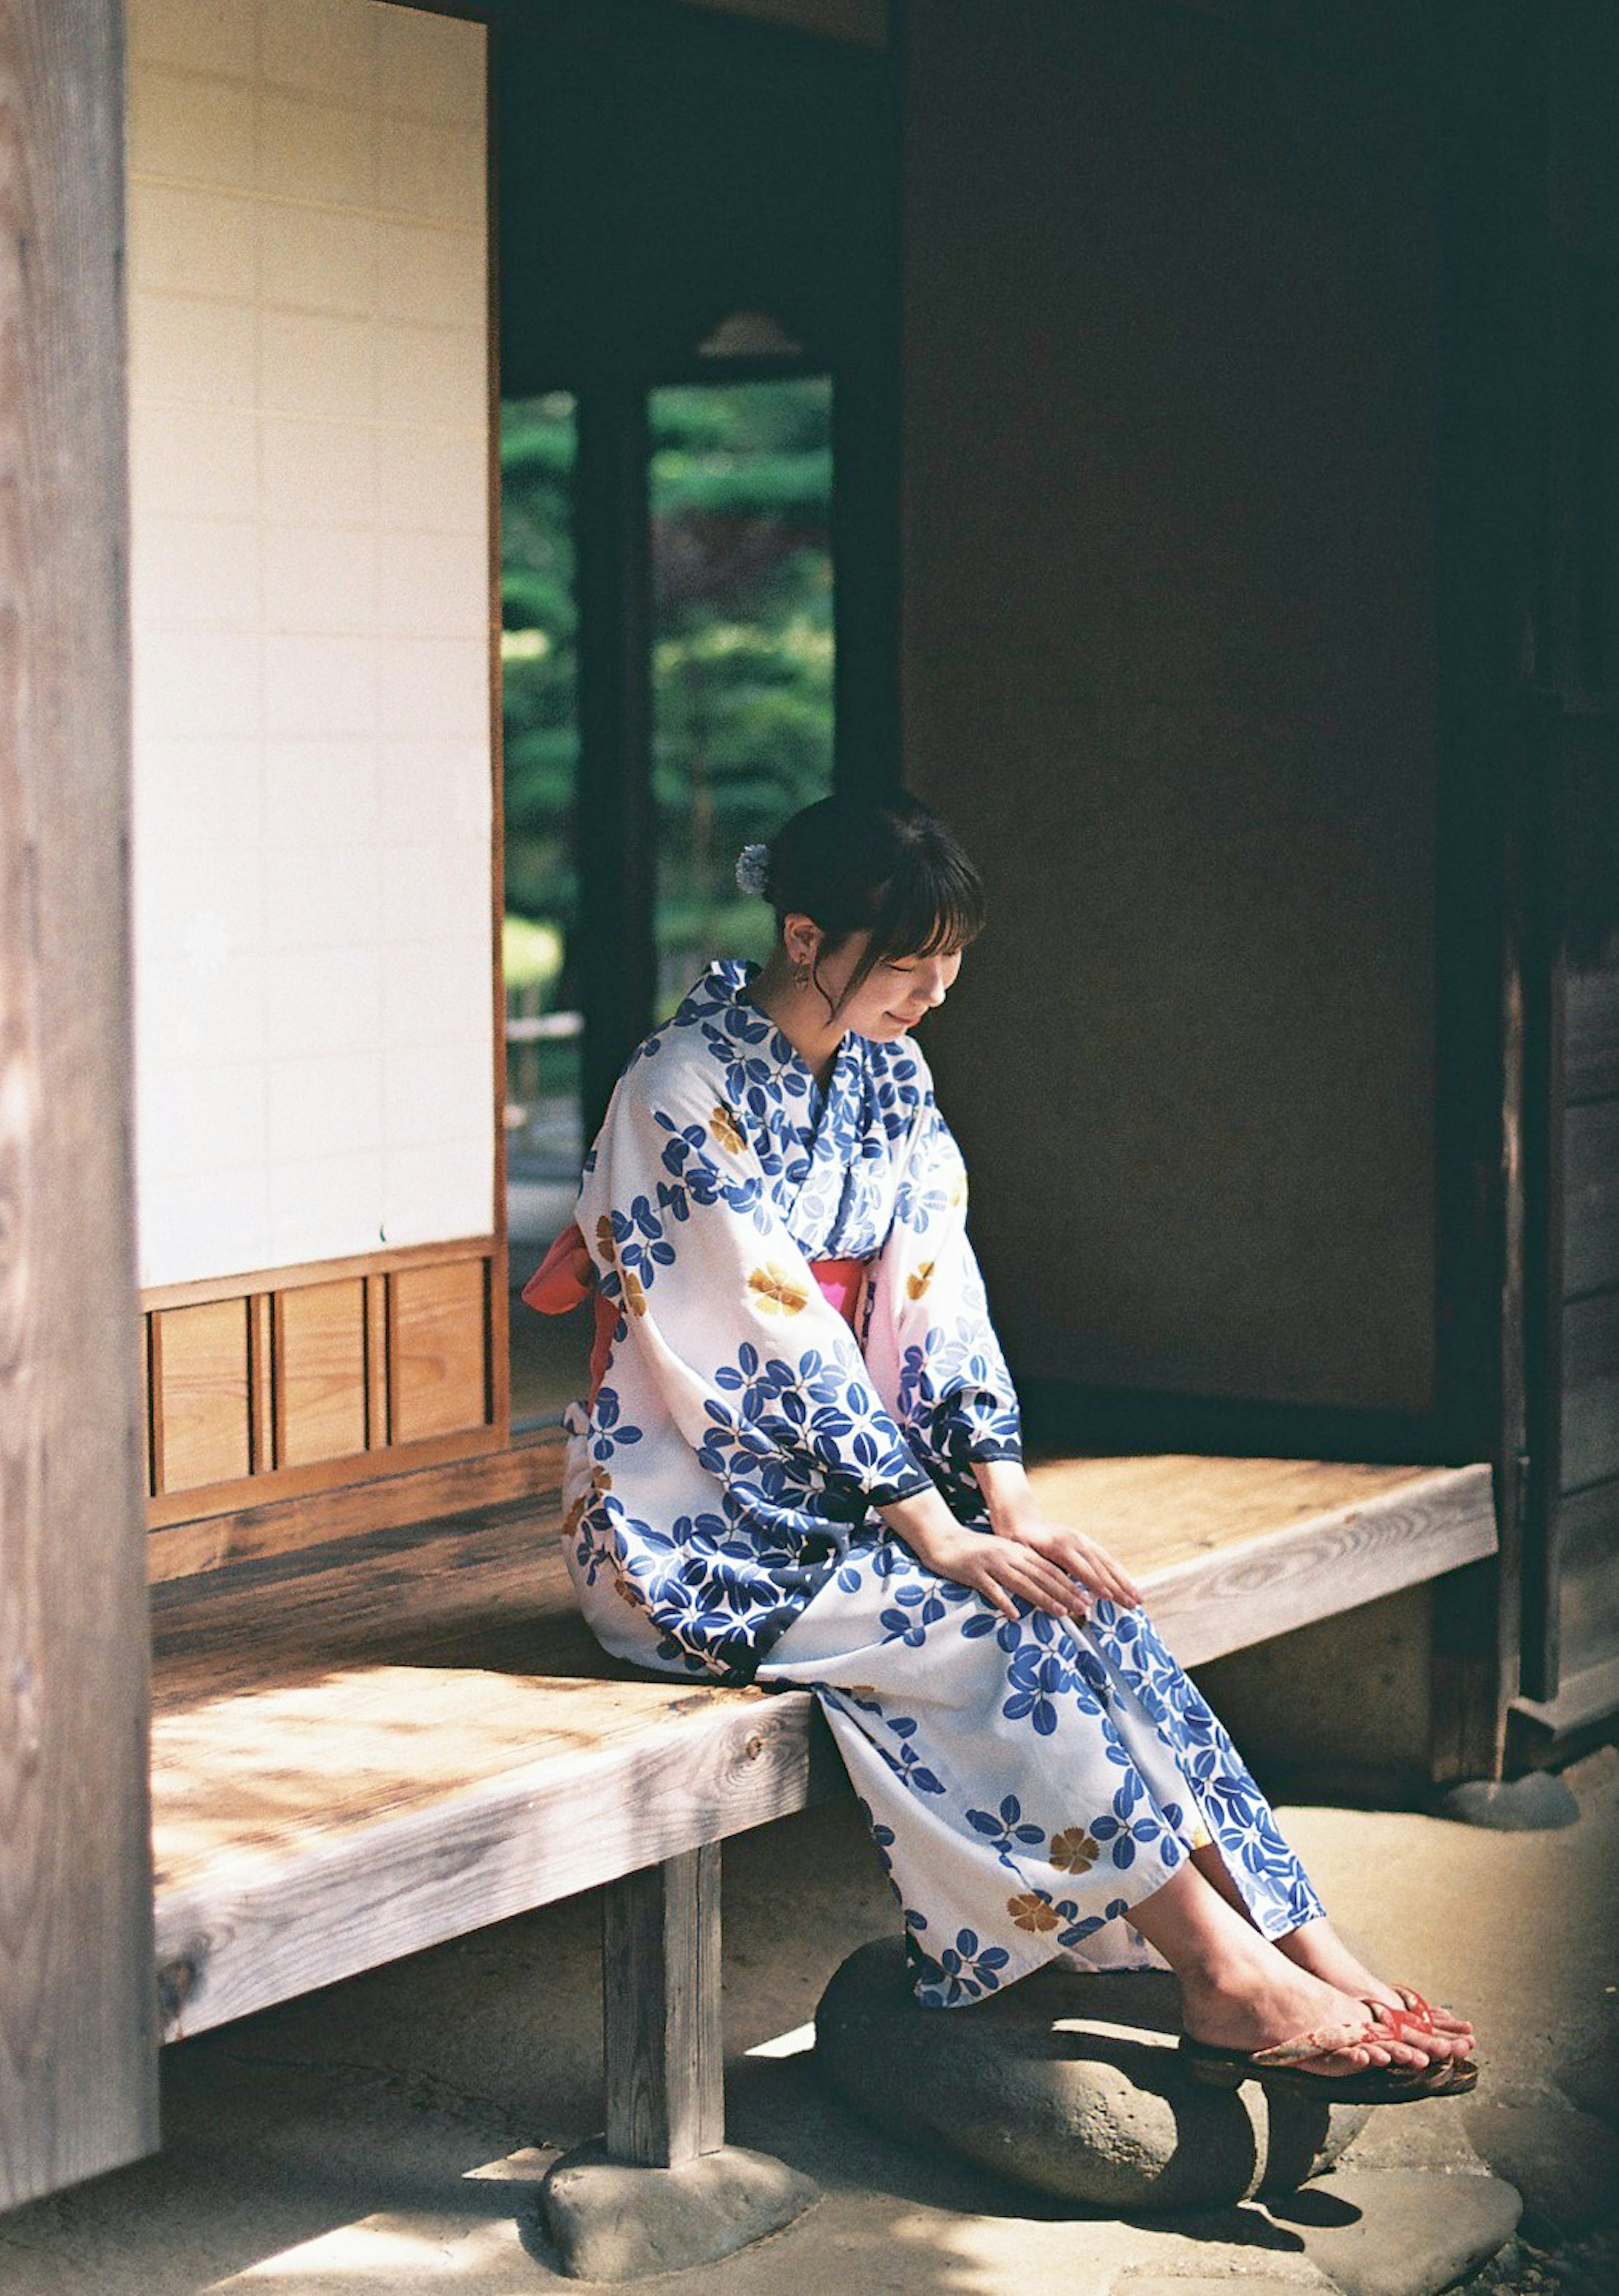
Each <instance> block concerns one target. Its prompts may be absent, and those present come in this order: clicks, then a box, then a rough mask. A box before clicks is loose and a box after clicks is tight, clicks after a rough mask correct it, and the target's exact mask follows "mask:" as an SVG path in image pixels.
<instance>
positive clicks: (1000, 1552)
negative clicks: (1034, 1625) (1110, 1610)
mask: <svg viewBox="0 0 1619 2296" xmlns="http://www.w3.org/2000/svg"><path fill="white" fill-rule="evenodd" d="M879 1513H881V1514H882V1516H883V1519H884V1520H885V1521H887V1523H888V1525H889V1526H890V1528H891V1529H894V1530H895V1531H897V1532H898V1534H899V1536H900V1538H903V1539H904V1542H905V1544H906V1546H908V1547H909V1548H910V1549H911V1551H912V1554H914V1555H915V1556H916V1559H917V1561H918V1562H920V1563H923V1564H925V1565H926V1567H927V1568H928V1570H936V1571H937V1573H938V1575H939V1577H940V1578H941V1579H951V1580H953V1582H954V1583H955V1585H957V1586H958V1587H971V1588H972V1590H973V1592H974V1593H975V1594H977V1595H983V1597H984V1599H985V1602H986V1603H990V1604H991V1605H992V1606H993V1608H994V1609H995V1610H997V1611H1000V1613H1001V1615H1002V1618H1005V1619H1015V1618H1016V1617H1017V1616H1018V1608H1017V1603H1016V1601H1014V1599H1013V1598H1014V1597H1018V1598H1020V1599H1021V1600H1022V1601H1024V1602H1025V1603H1033V1604H1034V1608H1035V1609H1036V1610H1038V1611H1046V1612H1047V1613H1048V1614H1049V1615H1050V1616H1051V1617H1052V1618H1054V1619H1061V1618H1070V1619H1083V1618H1086V1617H1088V1616H1089V1614H1090V1609H1091V1603H1092V1595H1091V1593H1090V1590H1089V1589H1088V1588H1087V1587H1082V1586H1080V1584H1079V1583H1078V1581H1077V1580H1076V1579H1070V1578H1069V1576H1068V1574H1067V1571H1066V1570H1059V1567H1058V1565H1057V1564H1056V1563H1055V1562H1049V1561H1048V1560H1047V1559H1046V1557H1045V1556H1044V1555H1043V1554H1035V1552H1034V1548H1033V1547H1031V1546H1022V1545H1021V1544H1020V1543H1019V1542H1018V1540H1017V1539H1014V1538H998V1537H997V1536H996V1534H995V1533H994V1532H993V1531H985V1530H969V1529H966V1527H965V1526H964V1525H963V1524H961V1523H959V1522H958V1521H956V1519H955V1517H954V1515H953V1514H952V1513H951V1512H950V1509H949V1508H948V1507H947V1506H946V1505H945V1504H944V1500H943V1498H942V1497H940V1496H939V1494H938V1493H937V1491H932V1492H922V1493H919V1494H918V1496H917V1497H915V1498H910V1499H899V1500H896V1501H895V1504H894V1505H892V1506H886V1507H883V1508H880V1509H879ZM907 1518H909V1519H908V1520H907Z"/></svg>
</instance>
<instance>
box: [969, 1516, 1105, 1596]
mask: <svg viewBox="0 0 1619 2296" xmlns="http://www.w3.org/2000/svg"><path fill="white" fill-rule="evenodd" d="M991 1520H992V1521H994V1518H993V1516H992V1517H991ZM995 1528H996V1529H997V1531H998V1532H999V1533H1000V1535H1001V1537H1002V1538H1007V1539H1010V1540H1012V1541H1013V1542H1014V1543H1015V1544H1016V1545H1018V1546H1025V1547H1026V1548H1027V1549H1028V1550H1029V1552H1030V1553H1031V1554H1038V1555H1041V1556H1043V1558H1044V1560H1045V1561H1046V1562H1054V1563H1055V1564H1056V1565H1057V1567H1058V1569H1059V1570H1064V1571H1066V1572H1067V1575H1068V1577H1069V1578H1070V1579H1078V1581H1079V1583H1080V1585H1081V1586H1082V1587H1089V1588H1090V1589H1091V1591H1092V1594H1093V1595H1106V1596H1107V1597H1108V1601H1109V1602H1110V1603H1117V1604H1118V1606H1119V1608H1120V1609H1121V1610H1122V1611H1133V1610H1137V1609H1139V1608H1140V1605H1141V1588H1140V1587H1138V1586H1137V1585H1136V1583H1135V1581H1134V1580H1133V1579H1131V1578H1130V1577H1129V1576H1128V1575H1127V1574H1126V1572H1125V1570H1124V1567H1123V1565H1122V1564H1120V1563H1118V1562H1115V1560H1114V1558H1113V1556H1112V1555H1111V1554H1108V1550H1107V1548H1106V1547H1105V1546H1099V1545H1098V1543H1097V1541H1096V1540H1095V1539H1094V1538H1086V1537H1085V1534H1084V1532H1083V1530H1070V1529H1069V1528H1068V1526H1067V1523H1061V1522H1050V1521H1047V1520H1046V1518H1045V1517H1044V1516H1043V1515H1041V1514H1036V1513H1034V1512H1033V1511H1032V1510H1031V1511H1028V1512H1026V1513H1020V1514H1014V1515H1012V1516H1011V1517H1010V1518H1002V1520H1001V1521H998V1522H996V1523H995Z"/></svg>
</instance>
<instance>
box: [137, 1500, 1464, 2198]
mask: <svg viewBox="0 0 1619 2296" xmlns="http://www.w3.org/2000/svg"><path fill="white" fill-rule="evenodd" d="M1031 1473H1032V1474H1033V1475H1034V1479H1035V1480H1036V1481H1037V1482H1038V1484H1039V1485H1040V1487H1041V1489H1042V1492H1043V1497H1044V1498H1045V1500H1046V1502H1047V1505H1048V1506H1049V1509H1050V1511H1051V1513H1054V1514H1057V1515H1059V1516H1066V1517H1067V1519H1068V1520H1071V1521H1076V1522H1082V1523H1083V1524H1084V1525H1085V1526H1086V1528H1087V1529H1090V1530H1092V1532H1093V1533H1094V1534H1095V1535H1096V1536H1097V1537H1099V1538H1101V1539H1102V1540H1103V1541H1104V1542H1105V1543H1106V1544H1107V1545H1108V1546H1111V1547H1112V1548H1114V1550H1115V1551H1116V1553H1117V1554H1119V1555H1120V1556H1121V1558H1122V1559H1123V1560H1124V1562H1126V1564H1127V1565H1128V1567H1130V1568H1131V1569H1132V1571H1133V1572H1134V1574H1135V1576H1136V1578H1137V1579H1138V1580H1139V1581H1140V1583H1141V1585H1142V1587H1143V1588H1144V1591H1145V1594H1146V1596H1147V1600H1148V1603H1149V1608H1150V1609H1151V1611H1152V1613H1153V1616H1154V1618H1155V1620H1157V1623H1158V1624H1159V1626H1160V1628H1162V1629H1163V1631H1164V1633H1165V1637H1166V1639H1167V1640H1168V1641H1169V1643H1170V1644H1171V1646H1172V1647H1173V1649H1174V1650H1175V1651H1176V1652H1177V1655H1178V1656H1179V1657H1180V1658H1181V1659H1182V1661H1183V1662H1184V1663H1186V1664H1188V1665H1195V1664H1197V1663H1198V1662H1199V1661H1204V1660H1207V1659H1211V1658H1214V1657H1217V1656H1219V1655H1221V1654H1222V1653H1223V1652H1228V1651H1232V1650H1236V1649H1239V1648H1242V1647H1244V1646H1246V1645H1248V1644H1254V1643H1256V1642H1260V1641H1263V1640H1264V1639H1266V1638H1268V1637H1269V1636H1273V1635H1277V1634H1280V1633H1283V1632H1286V1631H1287V1630H1288V1629H1290V1628H1295V1627H1298V1626H1303V1625H1305V1624H1307V1623H1309V1622H1310V1621H1311V1620H1315V1619H1320V1618H1323V1617H1326V1616H1329V1615H1332V1614H1334V1613H1336V1612H1337V1611H1342V1610H1345V1609H1346V1608H1348V1607H1350V1606H1351V1605H1352V1604H1357V1603H1364V1602H1369V1601H1370V1600H1372V1599H1373V1598H1374V1597H1376V1596H1378V1595H1386V1594H1390V1593H1393V1592H1394V1591H1395V1590H1396V1589H1398V1588H1400V1587H1409V1586H1411V1585H1414V1584H1416V1583H1418V1582H1419V1581H1420V1580H1423V1579H1431V1578H1435V1577H1437V1576H1438V1575H1440V1574H1441V1573H1443V1572H1444V1571H1448V1570H1455V1569H1457V1568H1459V1567H1460V1566H1461V1565H1462V1564H1465V1563H1468V1562H1474V1561H1476V1560H1477V1559H1478V1558H1479V1557H1480V1556H1483V1555H1485V1554H1491V1553H1492V1552H1493V1550H1494V1547H1495V1543H1496V1530H1495V1516H1494V1511H1493V1506H1492V1497H1491V1478H1490V1471H1489V1469H1488V1467H1487V1466H1484V1465H1474V1466H1464V1467H1440V1468H1433V1467H1381V1466H1344V1465H1335V1464H1319V1463H1315V1462H1311V1461H1297V1460H1286V1459H1222V1458H1203V1457H1199V1458H1187V1457H1149V1458H1113V1457H1089V1458H1081V1459H1072V1458H1070V1459H1063V1460H1053V1461H1050V1462H1046V1463H1043V1464H1041V1463H1032V1464H1031ZM556 1528H557V1526H556V1519H555V1513H554V1511H552V1512H550V1513H545V1512H544V1511H542V1513H540V1514H538V1515H536V1508H535V1506H534V1505H533V1503H532V1502H525V1503H519V1504H518V1505H509V1506H505V1507H502V1508H495V1509H489V1510H486V1511H484V1512H483V1513H477V1514H470V1515H465V1516H461V1517H457V1518H454V1519H450V1520H446V1521H438V1522H434V1523H429V1524H424V1525H419V1526H416V1527H414V1528H412V1529H401V1530H391V1531H382V1532H374V1533H372V1534H370V1535H368V1536H365V1537H362V1538H351V1539H348V1540H347V1541H345V1542H343V1543H341V1544H339V1545H335V1546H330V1547H326V1548H320V1549H315V1550H313V1551H306V1552H304V1553H302V1554H293V1555H288V1556H285V1557H279V1558H274V1559H270V1560H265V1561H260V1562H248V1563H241V1564H234V1565H230V1566H227V1567H225V1568H223V1569H220V1570H215V1571H211V1572H209V1573H206V1574H203V1575H200V1576H198V1577H195V1578H192V1579H180V1580H175V1581H170V1582H168V1583H167V1584H164V1585H162V1586H159V1587H155V1588H154V1589H153V1610H154V1630H155V1642H154V1683H153V1746H152V1786H153V1824H154V1836H155V1854H156V1867H157V1938H158V1959H159V1989H160V1994H161V1999H162V2005H163V2017H164V2033H165V2038H176V2037H177V2036H180V2035H183V2034H187V2033H195V2032H199V2031H201V2030H205V2029H206V2028H208V2027H209V2026H213V2025H217V2024H219V2023H221V2022H223V2021H225V2020H226V2019H229V2018H233V2017H240V2016H241V2015H243V2014H245V2013H248V2012H249V2011H251V2010H257V2009H263V2008H266V2007H267V2006H269V2005H271V2004H272V2003H274V2002H277V2001H282V2000H286V1999H289V1998H290V1997H293V1996H294V1995H297V1994H300V1993H304V1992H307V1991H308V1990H310V1989H313V1988H315V1987H316V1986H321V1985H326V1984H330V1983H331V1981H332V1980H335V1979H339V1978H343V1977H348V1976H351V1975H353V1974H354V1973H356V1972H358V1971H361V1970H364V1969H368V1968H371V1967H373V1966H375V1965H376V1964H379V1963H381V1962H386V1961H388V1960H391V1959H393V1958H394V1957H395V1956H398V1955H401V1954H408V1953H413V1952H416V1951H418V1950H420V1949H421V1948H423V1947H426V1946H430V1945H434V1944H437V1943H439V1942H441V1941H442V1940H444V1939H448V1938H452V1937H455V1936H459V1935H461V1934H463V1933H464V1932H465V1931H470V1930H473V1929H478V1928H480V1927H481V1926H483V1925H484V1924H485V1923H489V1922H495V1921H500V1920H502V1919H503V1918H504V1917H506V1916H507V1915H511V1914H517V1913H521V1912H525V1911H527V1910H528V1909H530V1908H531V1907H536V1906H542V1905H545V1904H547V1903H549V1902H551V1901H552V1900H553V1899H555V1898H564V1897H568V1896H570V1895H572V1894H573V1893H574V1892H575V1891H576V1890H585V1889H590V1888H592V1887H594V1886H595V1885H597V1884H599V1883H605V1884H608V1885H609V1890H608V1894H607V1898H606V1900H605V1906H606V1911H605V1921H604V1939H603V1946H604V1953H605V1956H606V1962H607V1968H606V1984H605V1988H604V2000H605V2027H606V2050H607V2095H608V2103H607V2136H608V2146H609V2152H610V2153H612V2154H614V2155H615V2156H616V2157H617V2158H618V2159H619V2160H622V2161H629V2162H638V2163H642V2164H645V2165H650V2166H657V2167H668V2166H674V2165H678V2164H679V2163H681V2162H683V2161H690V2160H691V2159H692V2158H694V2157H695V2156H697V2155H699V2154H702V2153H708V2152H711V2151H714V2150H715V2148H717V2147H718V2146H719V2145H720V2144H722V2142H723V2140H724V2103H723V2091H722V2079H721V2075H722V2064H723V2048H722V2037H721V2032H720V2025H719V1897H718V1883H719V1872H718V1856H719V1851H718V1845H719V1844H720V1842H721V1841H724V1839H725V1837H726V1836H727V1835H730V1834H732V1833H740V1832H742V1831H744V1830H745V1829H746V1828H748V1827H750V1826H755V1825H762V1824H764V1823H765V1820H766V1819H769V1818H773V1817H779V1816H784V1815H786V1814H787V1813H788V1812H789V1811H793V1810H799V1809H803V1808H806V1807H807V1806H808V1805H809V1804H811V1803H812V1802H814V1801H815V1800H819V1799H821V1798H822V1797H824V1796H827V1795H829V1794H831V1793H834V1792H840V1791H846V1785H845V1781H844V1779H843V1774H842V1769H841V1766H840V1764H839V1763H838V1758H837V1755H836V1752H835V1751H834V1750H833V1748H832V1745H831V1742H830V1735H829V1734H827V1733H826V1732H825V1729H824V1726H823V1725H822V1722H821V1720H820V1718H819V1716H818V1714H817V1712H816V1710H815V1708H814V1701H813V1699H812V1698H811V1697H810V1695H809V1694H808V1693H803V1692H785V1693H766V1692H764V1691H758V1690H728V1689H724V1688H721V1687H717V1686H708V1685H702V1684H700V1683H685V1682H681V1681H677V1680H671V1679H664V1678H658V1677H649V1676H647V1675H644V1674H637V1673H636V1672H635V1671H634V1669H631V1668H629V1667H627V1666H624V1665H621V1664H618V1663H617V1662H616V1661H612V1660H609V1659H608V1658H606V1657H605V1656H604V1655H603V1654H602V1652H601V1651H600V1650H599V1649H598V1647H597V1646H596V1644H594V1642H593V1640H592V1639H591V1637H590V1636H589V1634H588V1633H587V1632H586V1630H585V1627H584V1626H583V1624H582V1623H581V1621H580V1620H579V1619H578V1618H577V1616H576V1613H575V1611H574V1610H573V1605H572V1597H571V1591H570V1588H569V1587H568V1579H567V1575H566V1572H565V1570H564V1567H563V1562H562V1558H561V1554H560V1546H559V1543H558V1539H557V1536H556Z"/></svg>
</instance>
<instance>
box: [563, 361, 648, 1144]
mask: <svg viewBox="0 0 1619 2296" xmlns="http://www.w3.org/2000/svg"><path fill="white" fill-rule="evenodd" d="M576 403H577V417H576V420H577V425H578V434H577V435H578V449H577V458H576V464H575V475H574V504H575V509H574V535H575V566H576V577H575V587H576V594H577V599H578V615H579V648H578V661H579V669H578V691H579V788H578V793H577V799H576V822H577V824H578V827H577V856H578V882H579V918H578V928H577V929H578V935H579V988H580V1002H581V1004H582V1005H583V1006H584V1009H585V1014H586V1016H587V1018H586V1023H585V1045H584V1054H583V1064H582V1074H581V1078H580V1097H581V1102H582V1107H581V1115H582V1118H583V1122H584V1134H585V1139H586V1140H590V1139H593V1138H594V1136H595V1134H596V1132H597V1130H598V1128H599V1127H600V1125H601V1119H602V1117H603V1116H604V1115H605V1114H606V1112H607V1103H608V1101H609V1098H610V1097H611V1095H612V1089H613V1086H614V1085H615V1083H616V1082H617V1078H618V1072H619V1070H621V1069H622V1068H623V1066H624V1064H625V1062H626V1060H627V1059H628V1058H629V1056H630V1054H631V1053H632V1052H633V1051H634V1048H635V1046H636V1045H637V1044H639V1042H640V1041H641V1039H642V1037H643V1036H644V1035H645V1034H646V1032H647V1030H648V1029H650V1027H651V1025H652V1006H653V1003H654V1000H655V997H656V995H657V987H658V951H657V946H656V941H655V938H654V922H653V921H654V916H655V914H656V901H657V890H658V873H657V823H656V820H655V818H654V816H653V808H652V694H651V563H650V552H651V545H650V534H649V529H648V524H647V397H646V389H645V386H644V384H643V383H642V381H639V380H637V379H634V378H628V377H623V376H601V377H598V378H593V380H591V381H587V382H585V383H584V384H583V385H582V386H581V387H580V389H579V394H578V399H577V402H576Z"/></svg>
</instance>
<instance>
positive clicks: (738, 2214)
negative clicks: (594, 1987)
mask: <svg viewBox="0 0 1619 2296" xmlns="http://www.w3.org/2000/svg"><path fill="white" fill-rule="evenodd" d="M601 1973H602V1979H603V1985H602V2015H601V2022H602V2033H603V2038H604V2041H605V2043H606V2059H607V2134H606V2136H605V2137H604V2138H602V2139H601V2140H595V2139H593V2140H592V2142H591V2143H590V2144H581V2145H576V2147H575V2148H574V2150H573V2151H572V2152H571V2153H564V2154H563V2155H562V2157H561V2158H560V2160H559V2161H554V2162H553V2163H552V2166H551V2168H550V2169H548V2170H547V2171H546V2175H545V2180H544V2184H543V2185H542V2186H541V2188H540V2213H541V2216H542V2218H543V2220H544V2226H545V2228H546V2230H547V2232H548V2233H549V2235H550V2239H551V2244H552V2250H553V2251H554V2254H555V2258H556V2261H557V2264H558V2265H559V2267H560V2269H561V2270H562V2271H563V2272H564V2273H566V2274H567V2275H568V2277H569V2278H570V2279H575V2280H599V2281H600V2280H606V2281H625V2280H640V2279H644V2278H647V2277H649V2276H652V2275H654V2274H661V2273H667V2272H686V2271H690V2270H691V2267H693V2266H694V2265H699V2264H717V2263H718V2261H719V2259H721V2258H722V2257H724V2256H731V2255H732V2254H734V2252H735V2251H737V2250H738V2249H739V2248H743V2247H746V2245H747V2244H748V2242H749V2241H751V2240H762V2239H763V2238H764V2237H765V2235H766V2234H767V2233H773V2232H780V2231H781V2228H782V2226H784V2225H789V2224H791V2223H792V2222H793V2220H794V2218H797V2217H800V2216H802V2215H803V2214H804V2211H805V2209H807V2208H812V2207H813V2206H814V2202H816V2200H817V2199H818V2198H819V2197H820V2194H819V2191H818V2188H817V2186H816V2185H814V2184H813V2183H812V2182H811V2180H810V2178H809V2177H805V2176H801V2175H800V2174H799V2172H798V2171H797V2169H789V2167H788V2166H787V2164H786V2163H785V2161H777V2160H775V2159H773V2157H772V2156H771V2155H770V2154H769V2153H750V2152H748V2151H746V2150H745V2149H744V2148H743V2147H742V2146H741V2145H740V2144H726V2142H725V2092H724V2071H725V2054H724V2035H723V2033H722V2031H721V2024H720V1852H719V1844H718V1843H717V1842H710V1843H709V1844H708V1845H707V1847H706V1848H705V1849H689V1850H686V1851H684V1852H683V1854H682V1855H681V1856H680V1857H669V1858H666V1860H665V1861H664V1863H663V1864H662V1865H661V1866H646V1867H645V1868H643V1870H642V1872H641V1873H639V1874H627V1875H626V1877H625V1879H624V1880H623V1881H621V1882H610V1883H609V1886H608V1888H607V1890H606V1891H605V1893H604V1896H603V1900H602V1913H601Z"/></svg>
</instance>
